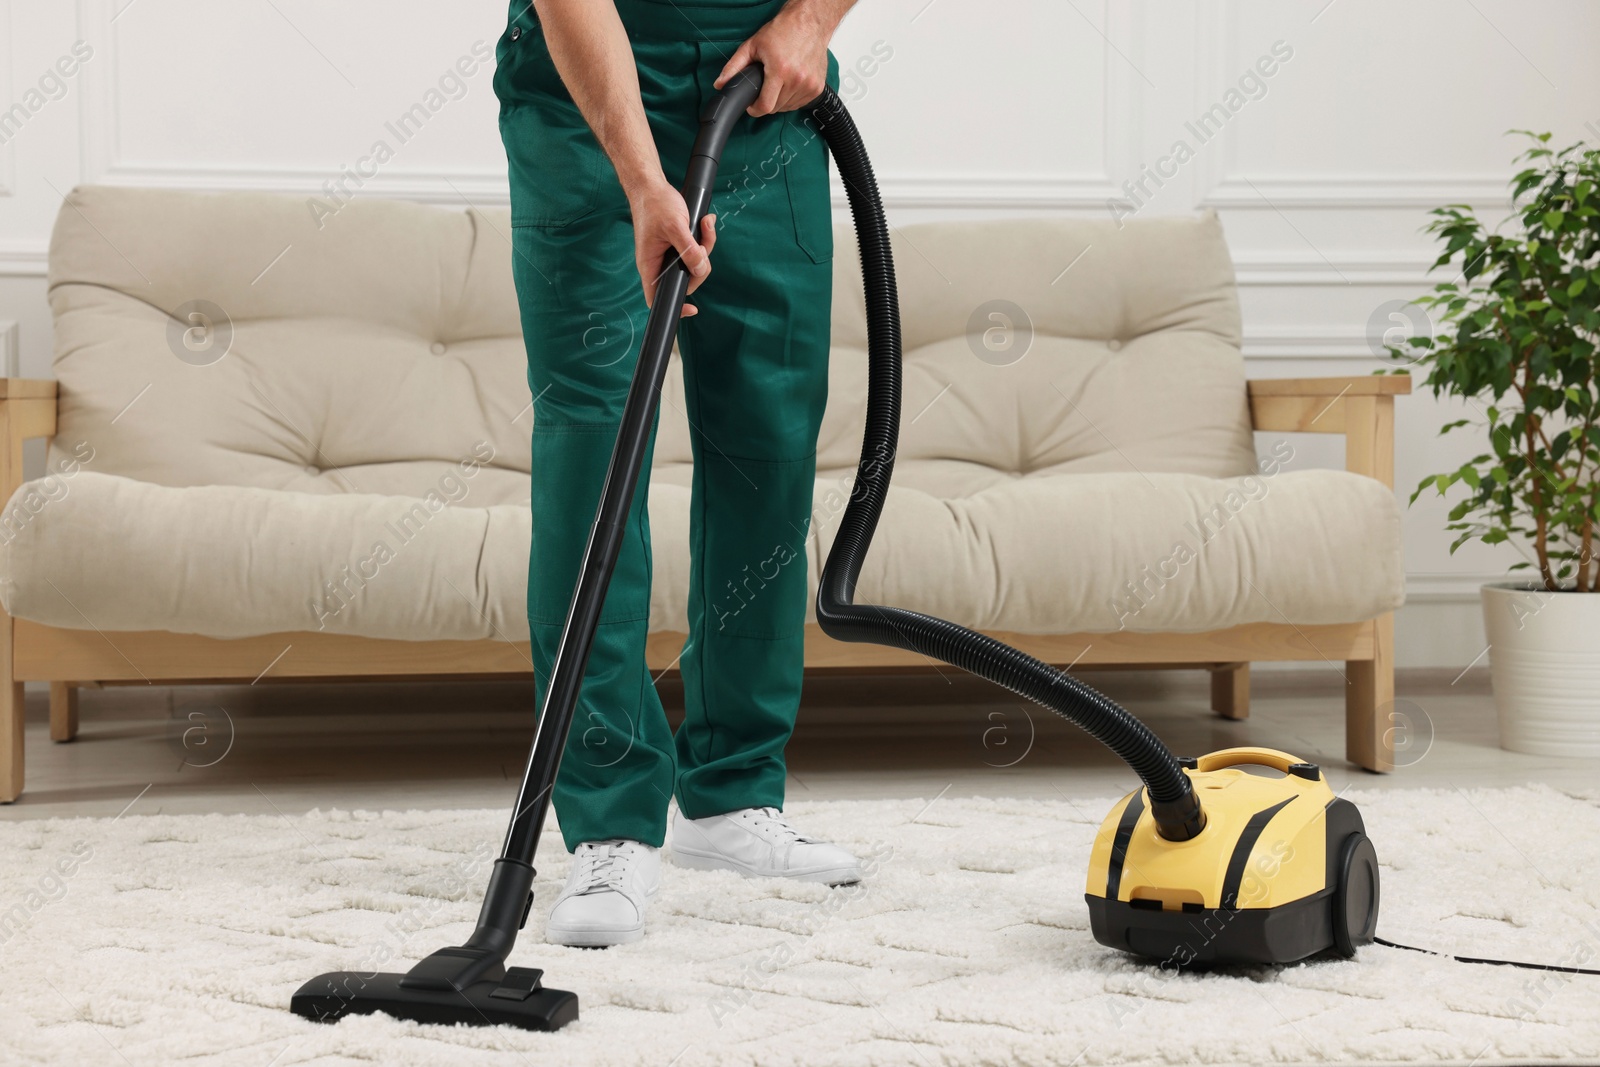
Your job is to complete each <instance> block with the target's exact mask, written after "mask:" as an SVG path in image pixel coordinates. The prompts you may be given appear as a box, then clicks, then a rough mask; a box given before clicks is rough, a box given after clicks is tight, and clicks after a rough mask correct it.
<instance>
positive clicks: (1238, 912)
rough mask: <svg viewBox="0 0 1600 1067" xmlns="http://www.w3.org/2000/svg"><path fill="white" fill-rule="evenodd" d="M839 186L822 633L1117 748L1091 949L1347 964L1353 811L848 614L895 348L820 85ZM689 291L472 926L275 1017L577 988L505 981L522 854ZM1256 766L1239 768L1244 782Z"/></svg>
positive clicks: (718, 115) (1298, 763) (1031, 672)
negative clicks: (852, 320)
mask: <svg viewBox="0 0 1600 1067" xmlns="http://www.w3.org/2000/svg"><path fill="white" fill-rule="evenodd" d="M761 82H762V70H761V67H760V66H759V65H755V64H752V65H751V66H749V67H746V68H745V69H744V70H743V71H741V72H740V73H739V74H737V75H736V76H735V77H733V78H732V79H731V80H730V81H729V82H728V84H727V86H726V87H725V88H724V89H723V90H722V92H720V93H719V94H717V95H715V96H714V97H713V98H712V99H711V100H710V101H709V103H708V104H707V106H706V107H705V109H704V111H703V112H702V114H701V116H700V128H699V132H698V135H697V137H696V139H695V144H694V148H693V151H692V154H691V156H690V159H689V166H688V174H687V176H686V177H685V179H684V183H683V198H684V202H685V203H686V204H687V205H688V208H689V215H690V218H691V219H692V220H693V232H696V233H698V232H699V227H700V220H701V218H702V217H703V216H704V215H705V214H706V211H707V209H708V208H709V206H710V203H711V194H712V189H713V186H714V185H715V183H716V178H717V168H718V164H719V161H720V159H721V156H722V150H723V147H724V146H725V145H726V143H727V140H728V135H729V133H730V132H731V131H732V129H733V126H734V124H735V123H736V122H737V121H738V119H739V118H740V116H742V115H743V114H744V113H745V109H746V108H748V107H749V106H750V105H751V103H753V102H754V101H755V99H756V97H757V95H758V94H759V93H760V90H761ZM805 111H806V112H807V116H808V119H809V120H810V122H811V124H812V125H813V126H814V127H815V128H816V129H817V130H818V131H819V132H820V134H821V136H822V137H823V139H824V141H825V142H826V143H827V145H828V148H829V150H830V151H831V152H832V154H833V158H834V162H835V164H836V165H837V167H838V170H839V174H840V176H841V178H842V179H843V181H844V185H845V189H846V190H847V193H848V195H849V200H850V210H851V214H852V216H853V217H854V220H855V225H856V234H857V238H858V240H859V242H860V248H861V266H862V274H863V276H864V280H865V286H866V308H867V336H868V359H869V369H868V386H867V390H868V402H867V416H866V431H865V436H864V438H863V441H862V448H861V460H860V463H859V465H858V466H857V468H856V479H855V484H854V487H853V488H852V490H851V495H850V501H849V504H848V506H847V508H846V510H845V514H844V517H843V519H842V521H841V526H840V529H839V532H838V534H837V536H836V538H835V540H834V544H833V548H832V550H831V551H830V552H829V553H828V559H827V562H826V564H825V565H824V567H823V571H822V575H821V582H820V588H819V590H818V592H817V605H816V607H817V622H818V623H819V625H820V626H821V627H822V629H823V631H824V632H825V633H826V634H828V635H829V636H830V637H832V638H834V639H836V640H840V641H865V642H875V643H878V644H884V645H892V646H894V647H896V648H902V649H908V650H910V651H914V652H918V653H921V654H922V655H924V656H929V657H932V658H934V659H937V660H942V661H944V662H946V663H950V664H952V665H954V666H956V667H960V668H962V669H963V670H966V671H969V672H971V673H972V674H976V675H978V676H979V677H982V678H987V679H988V680H989V681H992V682H995V683H997V684H999V685H1001V686H1004V687H1005V688H1006V689H1009V690H1010V691H1012V692H1013V693H1016V694H1018V695H1020V696H1023V697H1026V698H1027V699H1029V700H1032V701H1034V702H1036V703H1038V704H1040V705H1042V706H1043V707H1045V708H1048V709H1049V710H1051V711H1053V712H1055V713H1056V714H1058V715H1060V716H1062V717H1063V718H1065V719H1066V720H1068V721H1069V722H1072V723H1075V724H1076V725H1078V726H1079V727H1081V728H1082V729H1084V730H1085V731H1087V732H1088V733H1089V734H1090V736H1092V737H1094V738H1095V739H1096V740H1098V741H1099V742H1101V743H1102V744H1104V745H1105V746H1106V747H1107V748H1109V749H1111V751H1113V752H1115V753H1116V754H1117V755H1118V756H1119V757H1121V758H1122V760H1123V761H1124V762H1126V763H1127V764H1128V766H1129V767H1130V768H1131V769H1132V770H1133V772H1134V773H1135V774H1136V775H1138V777H1139V779H1140V781H1141V782H1142V783H1143V786H1142V788H1140V789H1139V790H1137V791H1136V792H1133V793H1130V794H1129V795H1128V796H1127V797H1125V798H1123V800H1122V801H1120V802H1119V803H1118V804H1117V805H1116V807H1114V808H1113V809H1112V811H1111V813H1110V814H1109V815H1108V816H1107V817H1106V820H1105V823H1104V825H1103V826H1102V827H1101V828H1100V831H1099V834H1098V835H1097V838H1096V841H1095V845H1094V849H1093V853H1092V856H1091V859H1090V864H1089V878H1088V884H1087V890H1086V893H1085V899H1086V900H1087V902H1088V905H1089V914H1090V920H1091V928H1092V930H1093V932H1094V936H1095V938H1096V939H1097V940H1098V941H1100V942H1101V943H1102V944H1105V945H1108V946H1110V947H1113V948H1116V949H1121V950H1124V951H1126V952H1130V953H1133V954H1136V955H1139V956H1145V957H1150V958H1152V959H1156V960H1160V961H1162V962H1163V963H1170V964H1172V965H1173V966H1178V967H1183V966H1196V965H1209V964H1228V963H1235V964H1238V963H1244V964H1275V963H1288V962H1292V961H1296V960H1302V959H1305V958H1307V957H1309V956H1313V955H1316V954H1318V953H1324V952H1329V953H1336V954H1342V955H1344V956H1351V955H1353V954H1354V953H1355V951H1356V949H1357V947H1358V946H1360V945H1363V944H1366V943H1369V942H1371V941H1372V940H1373V937H1374V931H1375V928H1376V925H1377V914H1378V862H1377V857H1376V855H1375V854H1374V852H1373V848H1372V843H1371V842H1370V841H1368V840H1367V837H1366V834H1365V830H1364V827H1363V825H1362V822H1361V815H1360V813H1359V812H1358V811H1357V810H1356V808H1355V805H1353V804H1351V803H1350V802H1349V801H1346V800H1341V799H1338V798H1336V797H1335V796H1334V795H1333V793H1332V791H1331V790H1330V789H1329V788H1328V784H1327V781H1326V780H1325V779H1324V777H1323V775H1322V773H1321V771H1320V770H1319V769H1318V768H1317V767H1316V766H1315V765H1313V764H1310V763H1306V762H1304V761H1302V760H1299V759H1297V758H1296V757H1294V756H1291V755H1289V754H1287V753H1283V752H1276V751H1272V750H1269V749H1254V748H1236V749H1228V750H1226V751H1222V752H1214V753H1211V754H1210V755H1208V756H1202V757H1200V758H1198V759H1180V758H1178V757H1176V756H1174V755H1173V754H1172V753H1171V752H1170V751H1168V749H1167V747H1166V746H1165V745H1163V744H1162V743H1161V741H1160V740H1159V739H1158V738H1157V737H1156V736H1155V734H1153V733H1152V732H1151V731H1150V730H1149V729H1148V728H1147V727H1146V726H1145V725H1144V724H1143V723H1141V722H1140V721H1139V720H1138V719H1136V718H1134V716H1133V715H1131V714H1130V713H1129V712H1127V711H1126V710H1124V709H1123V708H1122V707H1120V706H1118V705H1117V704H1116V703H1115V702H1113V701H1111V700H1110V699H1108V698H1107V697H1105V696H1104V695H1102V694H1101V693H1099V692H1097V691H1096V690H1094V689H1092V688H1090V687H1089V686H1087V685H1085V684H1083V683H1082V682H1080V681H1078V680H1077V679H1075V678H1073V677H1072V676H1071V675H1070V674H1068V673H1067V672H1066V671H1064V670H1060V669H1058V668H1056V667H1052V666H1050V665H1049V664H1047V663H1044V662H1042V661H1040V660H1037V659H1035V658H1033V657H1032V656H1029V655H1027V654H1025V653H1023V652H1020V651H1018V650H1017V649H1014V648H1011V647H1010V646H1008V645H1005V644H1002V643H1001V642H999V641H996V640H995V639H993V638H991V637H988V636H985V635H984V634H981V633H977V632H976V631H973V630H969V629H967V628H965V627H962V626H958V625H956V624H955V623H951V622H946V621H944V620H943V619H936V618H933V617H931V616H928V615H923V614H920V613H918V612H915V611H906V610H903V609H900V608H893V607H883V606H879V605H870V604H857V603H855V601H854V597H855V589H856V581H857V578H858V577H859V575H860V573H861V566H862V563H863V561H864V560H865V558H866V555H867V550H868V548H869V546H870V545H871V543H872V535H873V532H874V531H875V530H876V528H877V525H878V517H879V515H880V514H881V512H882V510H883V505H884V501H885V499H886V498H887V496H888V492H889V481H890V477H891V475H892V474H893V471H894V459H895V451H896V447H897V443H898V440H899V427H900V389H901V360H900V357H901V341H900V311H899V301H898V296H897V293H896V290H895V275H894V261H893V258H892V256H891V254H890V247H889V229H888V224H887V223H886V221H885V220H884V214H883V205H882V203H881V202H880V200H879V197H878V190H877V184H876V181H875V179H874V177H873V173H872V166H871V164H870V163H869V162H868V160H867V155H866V151H865V149H864V147H863V146H862V143H861V137H860V135H859V134H858V133H857V131H856V127H855V124H854V122H853V121H852V120H851V118H850V115H849V113H848V112H847V111H846V110H845V107H844V104H843V102H842V101H841V100H840V99H839V97H838V95H837V94H835V93H834V92H833V91H832V90H826V91H824V92H823V94H822V95H821V96H820V97H818V98H817V100H815V101H813V102H812V103H811V104H810V105H808V106H807V108H806V109H805ZM688 284H689V275H688V271H687V270H686V269H685V268H684V266H683V264H682V263H681V262H679V261H678V259H677V258H676V256H668V257H667V260H666V262H665V263H664V265H663V269H662V272H661V278H660V280H659V282H658V284H657V287H656V293H655V300H654V303H653V304H652V306H651V310H650V317H649V321H648V323H647V325H646V327H645V332H644V339H643V343H642V346H641V348H640V352H639V360H638V364H637V366H636V367H635V369H634V373H633V379H632V383H631V386H630V389H629V394H628V399H627V402H626V405H625V407H624V409H623V414H622V423H621V426H620V428H619V429H618V431H617V440H616V445H615V447H614V449H613V451H612V454H611V462H610V466H609V467H608V469H607V471H606V478H605V485H604V488H603V490H602V492H601V495H600V503H599V507H598V509H597V511H596V514H595V519H594V525H593V528H592V530H591V532H590V535H589V540H588V544H587V547H586V549H585V553H584V559H583V564H582V567H581V569H580V570H579V573H578V579H577V585H576V587H575V588H574V590H573V594H572V601H571V605H570V607H569V608H568V611H567V616H566V622H565V624H564V629H563V631H562V636H561V642H560V645H559V646H558V649H557V653H556V658H555V663H554V666H553V667H552V669H551V674H550V678H549V684H548V685H547V687H546V693H545V700H544V706H543V708H542V709H541V710H540V712H539V718H538V722H537V725H536V728H535V733H534V739H533V747H532V751H531V752H530V754H529V756H528V764H527V769H526V771H525V773H524V775H523V779H522V785H521V789H520V791H519V793H518V795H517V802H516V806H515V808H513V809H512V816H511V824H510V827H509V829H508V830H507V832H506V838H505V843H504V845H503V847H502V849H501V852H500V858H499V859H498V860H496V861H495V864H494V869H493V872H492V873H491V874H490V877H489V886H488V890H487V892H486V893H485V897H484V902H483V907H482V910H481V911H480V913H479V916H478V922H477V926H476V928H475V929H474V930H473V932H472V935H471V936H470V937H468V938H467V939H466V941H465V942H464V943H463V944H461V945H457V946H452V947H448V948H441V949H439V950H438V951H437V952H434V953H433V954H432V955H430V956H428V957H426V958H425V959H423V960H421V961H419V962H418V963H417V964H416V965H415V966H413V967H412V968H411V969H410V970H409V971H407V972H406V973H404V974H390V973H375V972H374V973H361V972H355V971H336V972H333V973H331V974H324V975H319V976H318V977H316V978H313V979H311V980H310V981H309V982H307V983H305V985H303V986H301V987H300V989H299V991H298V992H296V993H295V994H294V998H293V1000H292V1002H291V1010H293V1011H294V1012H295V1013H296V1014H298V1015H301V1016H304V1017H305V1018H308V1019H313V1020H318V1021H324V1022H332V1021H334V1020H337V1019H340V1018H342V1017H344V1016H346V1015H351V1014H367V1013H372V1012H383V1013H385V1014H388V1015H392V1016H396V1017H398V1018H402V1019H413V1020H416V1021H417V1022H425V1023H465V1024H469V1025H475V1026H492V1025H500V1024H505V1025H511V1026H517V1027H522V1028H524V1029H529V1030H556V1029H559V1028H560V1027H562V1026H565V1025H566V1024H567V1023H570V1022H572V1021H573V1020H575V1019H577V1017H578V998H577V996H576V995H575V994H573V993H570V992H566V991H563V990H559V989H552V988H549V987H547V986H545V985H544V980H543V979H544V973H543V971H542V970H540V969H538V968H533V967H510V968H508V967H506V966H505V963H506V959H507V957H508V956H509V955H510V952H511V948H512V946H513V945H514V944H515V943H516V939H517V933H518V931H520V930H521V929H522V927H523V925H524V924H525V923H526V922H527V920H528V913H529V910H530V909H531V908H532V906H533V892H532V886H533V879H534V869H533V860H534V852H535V849H536V846H537V844H538V841H539V835H540V833H541V831H542V829H543V827H544V820H545V815H546V813H547V812H548V811H549V808H550V794H551V788H552V786H553V785H554V784H555V780H556V772H557V770H558V769H559V766H560V761H561V753H562V750H563V748H564V747H565V744H566V739H567V733H568V731H569V730H570V729H571V726H572V719H573V713H574V709H575V707H576V705H577V701H578V693H579V689H580V687H581V685H582V682H583V673H584V667H585V664H586V662H587V660H588V656H589V649H590V645H591V642H592V640H593V637H594V632H595V626H596V624H597V622H598V620H599V617H600V608H601V605H602V603H603V602H604V600H605V594H606V588H607V586H608V584H609V583H610V580H611V573H612V570H613V569H614V567H615V565H616V561H617V554H618V551H619V549H620V547H621V543H622V536H623V526H624V522H625V520H626V518H627V513H628V506H629V502H630V501H631V500H632V499H633V492H634V487H635V485H636V484H637V482H638V479H639V473H640V470H641V468H642V466H643V463H644V459H645V449H646V448H647V447H648V445H649V431H650V426H651V424H652V421H653V420H654V418H655V414H656V408H657V406H658V404H659V402H660V393H661V385H662V380H663V378H664V377H665V375H666V370H667V360H668V356H669V354H670V352H671V349H672V342H673V338H674V336H675V334H676V332H677V324H678V318H679V310H680V308H681V307H682V305H683V302H684V299H685V296H686V294H687V291H688ZM1251 767H1254V768H1255V770H1254V771H1252V770H1248V769H1247V768H1251Z"/></svg>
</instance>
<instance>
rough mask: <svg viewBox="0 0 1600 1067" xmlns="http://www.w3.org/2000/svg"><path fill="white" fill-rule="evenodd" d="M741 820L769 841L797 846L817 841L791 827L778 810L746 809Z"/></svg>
mask: <svg viewBox="0 0 1600 1067" xmlns="http://www.w3.org/2000/svg"><path fill="white" fill-rule="evenodd" d="M739 819H740V821H741V822H744V823H746V824H748V825H749V826H750V828H751V829H752V830H754V831H755V832H756V833H758V834H760V835H761V836H762V837H765V838H766V839H768V840H769V841H772V840H776V841H793V842H795V843H796V844H802V845H805V844H813V843H815V841H816V839H815V838H813V837H807V836H806V835H805V834H803V833H801V832H800V831H799V830H796V829H795V828H794V827H792V826H790V825H789V823H788V821H787V820H785V819H784V817H783V812H781V811H779V810H778V809H777V808H746V809H745V810H744V811H742V812H740V813H739Z"/></svg>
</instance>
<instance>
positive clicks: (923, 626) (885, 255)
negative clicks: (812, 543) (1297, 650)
mask: <svg viewBox="0 0 1600 1067" xmlns="http://www.w3.org/2000/svg"><path fill="white" fill-rule="evenodd" d="M809 117H810V119H811V121H812V122H814V123H815V125H816V126H817V128H818V130H819V131H820V132H821V135H822V139H823V140H824V141H825V142H827V145H828V150H829V151H830V152H832V154H833V159H834V163H835V164H836V165H837V166H838V168H839V176H840V177H841V178H842V179H843V181H844V186H845V191H846V193H847V195H848V196H849V198H850V212H851V215H852V216H853V218H854V220H855V228H856V238H857V240H858V241H859V242H860V245H861V274H862V280H863V283H864V285H865V289H866V306H867V422H866V432H865V434H864V435H863V438H862V442H861V461H860V463H859V464H858V466H857V467H856V480H855V485H854V486H853V487H852V489H851V492H850V503H849V505H848V506H847V507H846V508H845V513H844V518H843V520H842V521H841V523H840V527H839V531H838V533H837V534H836V535H835V537H834V542H833V547H832V549H831V550H830V551H829V552H828V559H827V562H826V563H825V564H824V565H823V568H822V578H821V581H820V583H819V588H818V590H817V623H818V625H820V626H821V627H822V630H823V632H824V633H826V634H827V635H828V636H829V637H832V638H834V639H835V640H838V641H858V642H868V643H871V644H879V645H891V646H893V647H895V648H903V649H906V650H908V651H911V652H918V653H921V654H922V655H924V656H929V657H932V658H933V659H937V660H941V661H943V662H945V663H949V664H951V665H953V666H956V667H960V668H961V669H962V670H964V671H968V672H969V673H972V674H976V675H977V676H978V677H980V678H987V679H988V680H989V681H991V682H994V683H995V684H997V685H1002V686H1004V687H1005V688H1007V689H1009V690H1011V691H1012V692H1013V693H1016V694H1017V695H1019V696H1023V697H1026V698H1027V699H1029V700H1031V701H1033V702H1035V703H1036V704H1039V705H1041V706H1043V707H1046V708H1048V709H1050V710H1051V711H1053V712H1055V713H1056V714H1057V715H1060V716H1061V717H1062V718H1064V719H1066V720H1067V721H1068V722H1071V723H1074V724H1075V725H1077V726H1079V727H1082V728H1083V730H1085V731H1086V732H1087V733H1088V734H1089V735H1090V736H1091V737H1093V738H1094V739H1095V740H1097V741H1099V742H1100V743H1101V744H1103V745H1105V746H1106V747H1107V748H1109V749H1110V750H1111V751H1112V752H1115V753H1116V754H1117V755H1118V756H1119V757H1121V758H1122V760H1123V761H1124V762H1125V763H1127V764H1128V766H1129V767H1131V768H1132V769H1133V771H1134V773H1135V774H1137V775H1138V776H1139V778H1140V779H1141V780H1142V781H1143V782H1144V784H1145V787H1146V788H1147V789H1148V790H1149V794H1150V808H1151V815H1152V816H1153V817H1154V819H1155V821H1156V826H1157V828H1158V830H1159V832H1160V834H1161V836H1162V837H1164V838H1167V839H1168V840H1173V841H1184V840H1188V839H1189V838H1191V837H1193V836H1195V835H1196V834H1198V833H1199V832H1200V830H1201V829H1202V828H1203V827H1204V826H1205V816H1204V814H1203V813H1202V811H1201V810H1200V804H1199V801H1198V800H1197V799H1196V797H1195V794H1194V788H1193V786H1192V785H1191V784H1190V781H1189V777H1188V775H1186V774H1184V773H1183V768H1182V766H1181V765H1180V764H1179V763H1178V760H1177V758H1176V757H1175V756H1173V754H1172V753H1171V752H1170V751H1168V749H1167V747H1166V746H1165V745H1164V744H1162V743H1161V740H1160V739H1159V738H1157V737H1156V735H1155V734H1154V733H1152V732H1151V731H1150V728H1149V727H1147V726H1145V725H1144V723H1142V722H1140V721H1139V720H1138V719H1136V718H1134V717H1133V715H1131V714H1130V713H1129V712H1128V711H1127V710H1126V709H1124V708H1123V707H1121V706H1120V705H1118V704H1117V703H1116V702H1115V701H1113V700H1111V699H1110V698H1109V697H1107V696H1105V695H1104V694H1103V693H1100V692H1098V691H1097V690H1095V689H1093V688H1092V687H1090V686H1087V685H1085V684H1084V683H1082V682H1080V681H1078V680H1077V679H1076V678H1074V677H1072V676H1071V675H1070V674H1068V673H1067V672H1066V671H1064V670H1060V669H1059V668H1056V667H1052V666H1051V665H1050V664H1048V663H1044V662H1042V661H1040V660H1038V659H1035V658H1034V657H1032V656H1030V655H1028V654H1027V653H1025V652H1020V651H1018V650H1017V649H1014V648H1012V647H1011V646H1010V645H1006V644H1002V643H1001V642H999V641H996V640H995V639H994V638H992V637H988V636H986V635H984V634H981V633H978V632H977V631H975V630H969V629H967V628H966V627H965V626H958V625H956V624H955V623H953V622H946V621H945V620H944V619H936V618H933V617H932V616H930V615H923V614H921V613H920V612H915V611H907V610H905V609H904V608H893V607H885V606H881V605H877V604H857V603H855V591H856V581H857V579H858V578H859V577H860V575H861V567H862V564H863V563H864V562H865V561H866V557H867V550H868V549H869V548H870V547H871V545H872V535H873V533H874V532H875V531H876V530H877V526H878V518H879V516H880V515H881V514H882V513H883V505H884V502H885V500H886V499H887V498H888V495H889V481H890V478H891V477H892V476H893V474H894V460H895V453H896V450H897V449H898V447H899V439H900V379H901V374H900V370H901V368H900V357H901V349H900V304H899V298H898V295H897V293H896V289H895V277H894V255H893V252H892V250H891V249H890V245H889V226H888V223H887V221H886V220H885V218H884V214H883V203H882V201H881V200H880V199H879V196H878V184H877V181H876V179H874V177H873V174H872V163H871V162H870V161H869V160H868V159H867V153H866V148H865V146H863V145H862V143H861V135H860V133H859V132H857V130H856V126H855V123H854V122H853V121H851V118H850V113H849V112H848V111H846V110H845V107H844V103H843V101H841V100H840V99H839V97H838V95H837V94H836V93H834V92H833V90H831V89H829V90H826V91H825V92H824V93H823V95H822V96H821V97H820V98H819V99H818V100H817V101H816V102H815V103H813V104H812V105H811V106H810V109H809Z"/></svg>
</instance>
